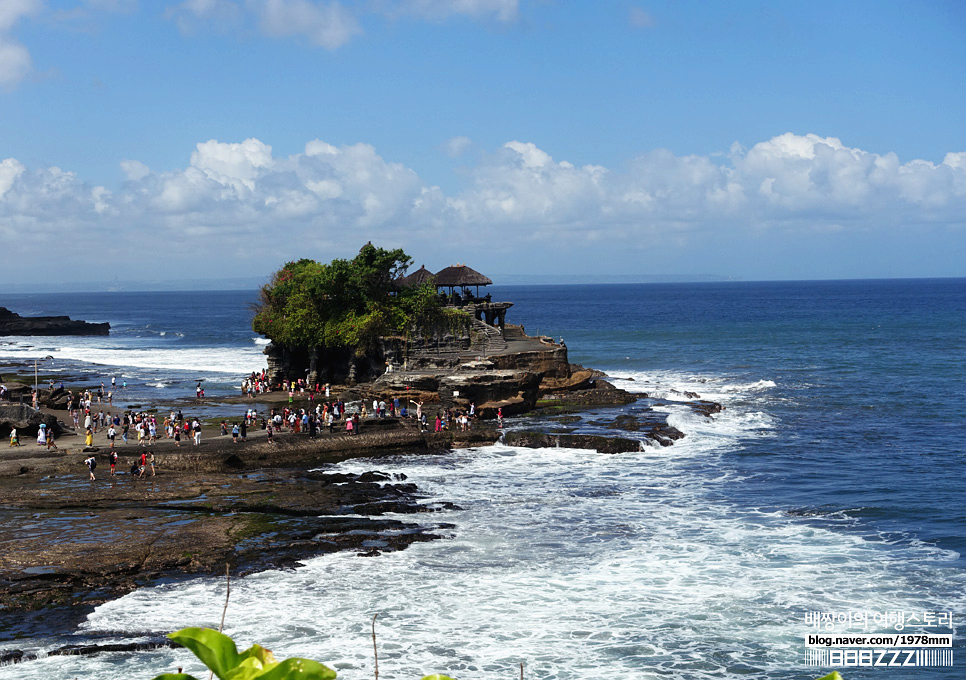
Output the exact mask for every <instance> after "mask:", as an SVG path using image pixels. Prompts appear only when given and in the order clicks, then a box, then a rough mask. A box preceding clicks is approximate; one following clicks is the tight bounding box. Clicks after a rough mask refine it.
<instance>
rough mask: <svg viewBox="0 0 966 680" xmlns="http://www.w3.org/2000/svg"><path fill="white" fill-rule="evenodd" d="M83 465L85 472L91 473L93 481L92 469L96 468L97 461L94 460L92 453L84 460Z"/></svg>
mask: <svg viewBox="0 0 966 680" xmlns="http://www.w3.org/2000/svg"><path fill="white" fill-rule="evenodd" d="M84 464H85V465H86V466H87V471H88V472H90V473H91V481H92V482H93V481H94V468H96V467H97V459H95V458H94V454H93V453H92V454H91V455H90V456H88V457H87V458H86V459H85V460H84Z"/></svg>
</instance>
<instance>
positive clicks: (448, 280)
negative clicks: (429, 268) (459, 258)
mask: <svg viewBox="0 0 966 680" xmlns="http://www.w3.org/2000/svg"><path fill="white" fill-rule="evenodd" d="M492 283H493V281H491V280H490V279H489V278H488V277H486V276H483V275H482V274H480V273H479V272H478V271H476V270H475V269H470V268H469V267H467V266H466V265H465V264H454V265H451V266H449V267H447V268H446V269H443V270H442V271H438V272H436V285H437V286H443V287H446V288H450V287H454V286H489V285H491V284H492Z"/></svg>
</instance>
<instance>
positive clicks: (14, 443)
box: [10, 428, 20, 446]
mask: <svg viewBox="0 0 966 680" xmlns="http://www.w3.org/2000/svg"><path fill="white" fill-rule="evenodd" d="M10 446H20V440H19V439H18V438H17V428H13V429H12V430H10Z"/></svg>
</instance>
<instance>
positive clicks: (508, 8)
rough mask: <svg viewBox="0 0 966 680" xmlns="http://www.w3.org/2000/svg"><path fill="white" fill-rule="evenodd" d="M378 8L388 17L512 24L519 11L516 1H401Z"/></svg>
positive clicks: (384, 3)
mask: <svg viewBox="0 0 966 680" xmlns="http://www.w3.org/2000/svg"><path fill="white" fill-rule="evenodd" d="M379 6H380V7H382V9H383V11H384V12H385V13H386V14H387V15H389V16H393V15H410V16H416V17H420V18H423V19H429V20H431V21H442V20H444V19H448V18H450V17H452V16H468V17H472V18H475V19H486V18H493V19H496V20H497V21H501V22H512V21H516V19H517V14H518V12H519V9H520V7H519V2H518V0H401V1H397V2H391V3H387V2H383V3H380V5H379Z"/></svg>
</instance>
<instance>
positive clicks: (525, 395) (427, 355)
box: [265, 264, 572, 413]
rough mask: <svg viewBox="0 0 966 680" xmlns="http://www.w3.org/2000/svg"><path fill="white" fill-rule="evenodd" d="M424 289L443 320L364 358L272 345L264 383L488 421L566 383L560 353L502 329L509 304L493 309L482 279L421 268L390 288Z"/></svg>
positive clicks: (514, 329)
mask: <svg viewBox="0 0 966 680" xmlns="http://www.w3.org/2000/svg"><path fill="white" fill-rule="evenodd" d="M427 284H429V285H431V286H433V287H435V289H436V294H437V295H438V300H439V302H440V306H441V307H442V308H443V309H444V310H446V309H448V310H450V311H451V313H450V314H444V315H442V316H441V317H439V316H438V317H436V319H435V321H433V322H432V323H430V324H429V325H427V324H425V323H423V324H422V325H419V324H417V325H416V326H413V327H410V328H406V329H403V328H400V329H397V330H395V331H390V332H388V333H385V334H383V335H382V336H380V337H379V338H378V342H377V343H376V346H370V347H368V348H367V349H366V350H365V351H358V348H357V350H356V351H348V350H346V349H340V348H331V347H304V346H290V345H283V344H281V343H278V342H273V343H272V344H270V345H269V346H268V347H267V348H266V349H265V354H266V355H267V357H268V365H269V366H268V372H269V375H270V376H271V381H272V382H273V383H274V382H277V381H279V380H281V379H283V378H284V379H289V380H291V379H293V378H298V377H305V378H307V380H308V381H309V383H310V384H314V383H323V384H324V383H331V384H342V385H346V386H358V387H359V388H362V389H363V391H378V392H379V393H380V394H388V395H407V396H412V397H414V396H416V395H419V396H420V397H421V398H423V399H429V400H430V401H431V402H436V403H439V404H441V405H460V406H462V407H466V406H467V405H468V404H469V403H471V402H475V403H476V404H477V405H478V406H485V407H488V410H492V411H493V412H494V413H495V411H496V409H498V408H502V409H504V412H506V413H512V412H522V411H523V410H526V409H529V408H532V407H533V405H534V404H535V402H536V398H537V394H538V393H539V390H540V388H541V384H543V385H545V386H546V385H547V384H550V383H548V382H547V381H551V382H553V381H567V380H569V379H570V378H571V373H572V371H571V366H570V364H569V362H568V359H567V348H566V347H565V346H563V345H562V344H558V343H555V342H554V341H553V339H552V338H550V337H543V336H539V337H531V336H528V335H527V334H526V332H525V331H524V328H523V326H522V325H515V324H508V323H507V320H506V314H507V310H509V309H510V308H511V307H512V306H513V303H512V302H506V301H494V300H493V299H492V296H491V295H490V294H489V293H487V292H485V289H486V287H487V286H490V285H492V284H493V281H492V280H491V279H490V278H489V277H487V276H485V275H483V274H481V273H480V272H478V271H476V270H474V269H472V268H471V267H468V266H466V265H465V264H456V265H452V266H449V267H446V268H445V269H442V270H440V271H438V272H436V273H433V272H431V271H429V270H428V269H426V267H425V266H422V267H420V268H419V269H417V270H416V271H414V272H413V273H411V274H409V275H407V276H402V277H400V278H398V279H396V280H395V281H393V286H392V287H393V288H395V290H396V291H397V293H398V292H401V291H404V290H406V289H412V288H420V287H426V286H427ZM481 289H482V290H481ZM390 294H392V293H390ZM440 318H443V319H448V320H449V321H448V322H444V323H440ZM363 386H367V387H363Z"/></svg>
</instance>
